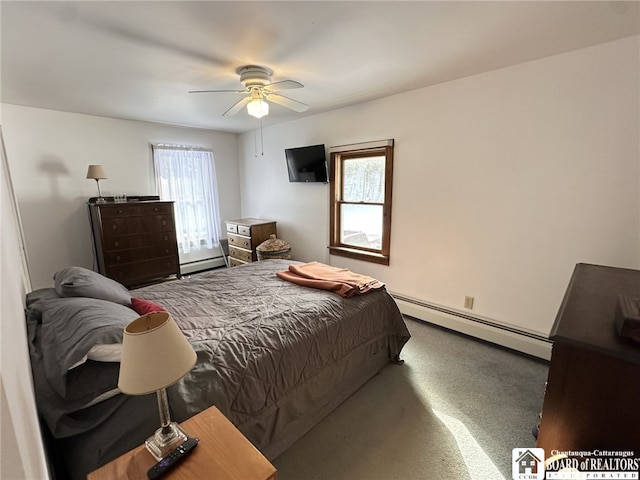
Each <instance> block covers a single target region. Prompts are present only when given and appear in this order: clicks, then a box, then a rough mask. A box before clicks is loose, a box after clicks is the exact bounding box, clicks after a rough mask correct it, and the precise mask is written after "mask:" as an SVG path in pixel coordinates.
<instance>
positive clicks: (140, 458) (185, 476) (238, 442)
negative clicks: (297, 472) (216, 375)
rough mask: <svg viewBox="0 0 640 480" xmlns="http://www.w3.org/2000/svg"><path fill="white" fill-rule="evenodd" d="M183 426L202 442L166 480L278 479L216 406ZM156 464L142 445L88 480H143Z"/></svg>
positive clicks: (165, 477) (268, 464) (269, 465)
mask: <svg viewBox="0 0 640 480" xmlns="http://www.w3.org/2000/svg"><path fill="white" fill-rule="evenodd" d="M181 426H182V427H183V428H184V429H185V430H186V432H187V433H188V434H189V436H192V437H198V438H199V439H200V443H199V444H198V446H197V447H196V448H195V449H194V450H193V452H192V453H191V454H190V455H189V456H188V457H187V458H186V459H185V460H183V461H182V462H180V464H178V465H177V466H176V467H174V468H173V469H172V470H170V471H169V472H168V473H167V474H166V475H165V476H164V477H163V478H164V479H166V480H193V479H194V478H215V479H216V480H277V478H278V475H277V472H276V469H275V467H274V466H273V465H271V463H270V462H269V461H268V460H267V459H266V458H265V457H263V456H262V454H261V453H260V452H259V451H258V449H256V448H255V447H254V446H253V444H252V443H251V442H249V440H247V439H246V438H245V437H244V436H243V435H242V433H240V431H239V430H238V429H236V427H235V426H234V425H233V424H232V423H231V422H230V421H229V420H227V418H226V417H225V416H224V415H222V413H220V411H219V410H218V409H217V408H216V407H210V408H208V409H207V410H204V411H203V412H201V413H199V414H197V415H195V416H193V417H191V418H190V419H189V420H187V421H185V422H183V423H182V424H181ZM155 463H156V460H155V458H153V457H152V456H151V454H150V453H149V452H148V451H147V449H146V447H145V446H144V445H141V446H139V447H137V448H134V449H133V450H131V451H129V452H127V453H125V454H124V455H122V456H120V457H119V458H116V459H115V460H113V461H112V462H110V463H108V464H106V465H103V466H102V467H100V468H99V469H97V470H94V471H93V472H91V473H90V474H89V475H88V476H87V480H103V479H104V480H112V479H114V478H119V479H125V478H126V479H130V480H138V479H140V480H144V479H146V478H147V471H148V470H149V469H150V468H151V467H152V466H153V465H154V464H155Z"/></svg>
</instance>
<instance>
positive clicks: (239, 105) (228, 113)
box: [222, 97, 251, 117]
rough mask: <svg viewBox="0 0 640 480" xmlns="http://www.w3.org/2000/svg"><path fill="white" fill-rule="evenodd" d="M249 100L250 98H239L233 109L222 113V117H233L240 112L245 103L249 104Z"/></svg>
mask: <svg viewBox="0 0 640 480" xmlns="http://www.w3.org/2000/svg"><path fill="white" fill-rule="evenodd" d="M250 100H251V97H244V98H241V99H240V100H239V101H238V102H236V104H235V105H234V106H233V107H231V108H230V109H229V110H227V111H226V112H224V113H223V114H222V116H223V117H225V116H227V117H230V116H231V115H235V114H236V113H238V112H239V111H240V110H242V107H244V106H245V105H246V104H247V103H249V101H250Z"/></svg>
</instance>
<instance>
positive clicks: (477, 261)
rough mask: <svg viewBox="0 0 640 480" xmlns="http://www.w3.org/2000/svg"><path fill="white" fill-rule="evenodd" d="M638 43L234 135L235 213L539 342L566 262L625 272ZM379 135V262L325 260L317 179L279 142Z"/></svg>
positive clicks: (323, 206)
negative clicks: (238, 198) (383, 191)
mask: <svg viewBox="0 0 640 480" xmlns="http://www.w3.org/2000/svg"><path fill="white" fill-rule="evenodd" d="M639 40H640V39H639V37H638V36H634V37H630V38H627V39H623V40H619V41H615V42H611V43H607V44H603V45H600V46H596V47H591V48H586V49H581V50H577V51H573V52H569V53H566V54H562V55H557V56H553V57H548V58H545V59H541V60H537V61H533V62H528V63H524V64H521V65H517V66H513V67H509V68H505V69H501V70H497V71H493V72H489V73H485V74H482V75H477V76H474V77H469V78H465V79H461V80H457V81H453V82H448V83H444V84H440V85H436V86H433V87H429V88H424V89H420V90H416V91H413V92H409V93H405V94H401V95H397V96H393V97H388V98H385V99H382V100H379V101H374V102H369V103H366V104H361V105H358V106H354V107H350V108H345V109H341V110H336V111H333V112H329V113H325V114H320V115H317V116H313V117H307V118H303V119H300V120H298V121H294V122H290V123H287V124H281V125H277V126H274V127H270V128H265V129H264V143H265V145H264V152H265V153H264V156H260V155H258V156H257V157H256V156H255V149H254V137H253V135H254V133H253V132H251V133H247V134H244V135H242V136H241V137H240V144H239V153H240V157H241V158H240V161H241V166H240V168H241V179H242V186H241V191H242V214H243V216H256V217H262V218H268V219H272V220H276V221H277V222H278V235H279V236H280V237H282V238H283V239H285V240H287V241H288V242H289V243H291V244H292V254H293V256H294V257H295V258H296V259H298V260H302V261H311V260H319V261H326V262H330V263H331V264H333V265H339V266H344V267H347V268H350V269H351V270H353V271H359V272H361V273H365V274H369V275H372V276H375V277H377V278H379V279H381V280H382V281H384V282H385V283H386V284H387V286H388V288H389V290H391V291H392V292H396V293H400V294H403V295H407V296H410V297H413V298H416V299H419V300H423V301H428V302H432V303H436V304H439V305H443V306H447V307H450V308H454V309H458V310H464V309H463V301H464V297H465V295H470V296H473V297H475V306H474V310H473V312H472V313H473V314H476V315H479V316H483V317H487V318H489V319H492V320H494V321H497V322H500V323H503V324H511V325H514V326H516V327H517V328H521V329H524V330H530V331H533V332H536V333H540V334H543V335H547V334H548V333H549V330H550V328H551V326H552V323H553V320H554V318H555V315H556V313H557V310H558V307H559V305H560V302H561V299H562V295H563V293H564V291H565V289H566V287H567V284H568V280H569V278H570V275H571V273H572V271H573V268H574V266H575V264H576V263H578V262H586V263H597V264H605V265H612V266H619V267H628V268H639V267H640V152H639V145H640V138H639V131H640V120H639V116H640V115H639V105H640V103H639V100H640V99H639V93H638V92H639V89H640V82H639V72H640V65H639V61H638V58H639V56H640V55H639V54H640V51H639V44H640V42H639ZM386 138H394V139H395V141H396V147H395V163H394V184H393V188H394V190H393V212H392V224H393V225H392V234H391V264H390V265H389V266H388V267H385V266H381V265H374V264H369V263H365V262H360V261H356V260H349V259H344V258H342V257H335V256H331V257H329V256H328V254H327V250H326V246H327V241H328V188H329V187H328V185H327V186H325V185H308V184H290V183H289V182H288V179H287V172H286V165H285V159H284V152H283V150H284V148H286V147H291V146H303V145H311V144H315V143H325V144H326V145H327V146H330V145H341V144H348V143H355V142H363V141H371V140H381V139H386Z"/></svg>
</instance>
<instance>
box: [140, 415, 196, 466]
mask: <svg viewBox="0 0 640 480" xmlns="http://www.w3.org/2000/svg"><path fill="white" fill-rule="evenodd" d="M188 438H189V435H188V434H187V432H185V431H184V430H183V429H182V427H180V425H178V424H177V423H175V422H171V423H169V425H167V426H166V427H161V428H159V429H158V430H156V433H154V434H153V435H151V436H150V437H149V438H147V440H146V441H145V442H144V444H145V446H146V447H147V450H149V452H150V453H151V455H153V457H154V458H155V459H156V460H158V461H160V460H162V459H163V458H164V457H166V456H167V454H168V453H169V452H171V451H172V450H174V449H176V448H177V447H178V446H179V445H180V444H181V443H183V442H185V441H187V439H188Z"/></svg>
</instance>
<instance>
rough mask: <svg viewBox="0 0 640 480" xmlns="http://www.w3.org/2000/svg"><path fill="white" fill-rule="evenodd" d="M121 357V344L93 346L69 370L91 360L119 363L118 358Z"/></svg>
mask: <svg viewBox="0 0 640 480" xmlns="http://www.w3.org/2000/svg"><path fill="white" fill-rule="evenodd" d="M121 356H122V344H121V343H112V344H106V345H102V344H98V345H94V346H93V347H91V348H90V349H89V351H88V352H87V354H86V355H85V356H84V357H82V358H81V359H80V360H79V361H78V362H76V363H75V364H73V365H72V366H71V367H70V368H69V370H71V369H72V368H76V367H79V366H80V365H82V364H83V363H85V362H86V361H87V360H93V361H94V362H119V361H120V357H121Z"/></svg>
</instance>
